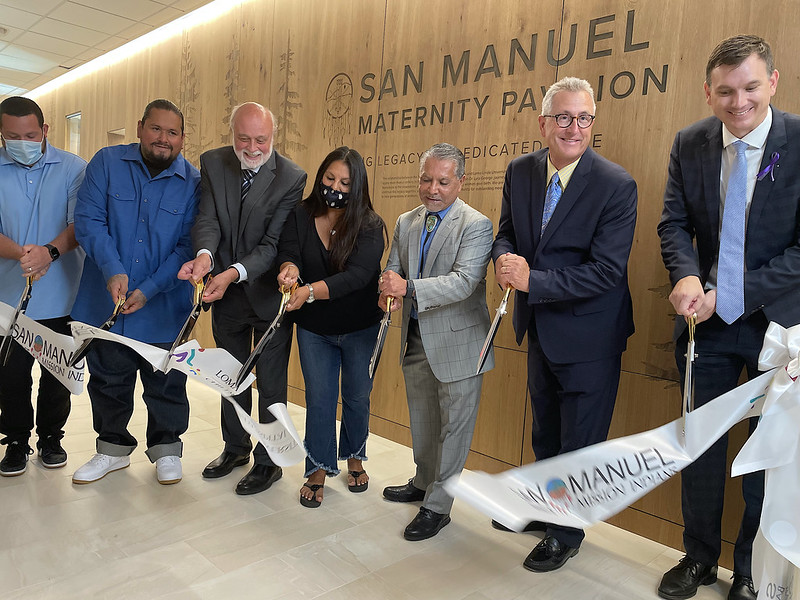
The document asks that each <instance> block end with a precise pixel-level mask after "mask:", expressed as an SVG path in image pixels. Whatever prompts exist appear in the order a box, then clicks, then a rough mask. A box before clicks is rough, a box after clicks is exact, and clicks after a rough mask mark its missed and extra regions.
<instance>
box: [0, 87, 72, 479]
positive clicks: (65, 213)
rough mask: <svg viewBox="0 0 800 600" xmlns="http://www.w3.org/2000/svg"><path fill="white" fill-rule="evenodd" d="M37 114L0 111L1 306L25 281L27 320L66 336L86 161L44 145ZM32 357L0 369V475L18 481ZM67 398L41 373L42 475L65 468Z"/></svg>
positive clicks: (23, 106)
mask: <svg viewBox="0 0 800 600" xmlns="http://www.w3.org/2000/svg"><path fill="white" fill-rule="evenodd" d="M47 129H48V127H47V125H46V124H45V122H44V115H43V114H42V109H41V108H39V106H38V105H37V104H36V103H35V102H34V101H33V100H30V99H28V98H22V97H19V96H14V97H11V98H6V99H5V100H3V102H2V103H0V134H2V140H3V147H2V149H0V281H2V282H3V285H2V286H0V302H4V303H6V304H8V305H11V306H16V304H17V303H18V302H19V299H20V296H21V295H22V292H23V290H24V288H25V277H30V276H32V277H33V278H34V279H35V280H36V284H35V285H34V287H33V289H32V293H31V299H30V302H29V303H28V308H27V310H26V312H25V314H26V315H27V316H29V317H30V318H32V319H35V320H36V321H38V322H39V323H41V324H43V325H45V326H47V327H49V328H50V329H53V330H54V331H57V332H59V333H64V334H67V335H69V325H68V324H67V320H68V316H69V311H70V309H71V308H72V303H73V302H74V301H75V294H76V293H77V291H78V281H79V278H80V271H81V265H82V264H83V256H84V254H83V252H82V251H81V250H80V249H77V250H76V248H77V246H78V244H77V242H76V241H75V231H74V227H73V225H72V211H73V209H74V207H75V198H76V196H77V193H78V188H79V187H80V184H81V182H82V181H83V172H84V169H85V168H86V161H84V160H83V159H81V158H78V157H77V156H75V155H74V154H70V153H69V152H64V151H63V150H59V149H57V148H54V147H53V146H51V145H50V144H48V143H47ZM32 367H33V357H32V356H31V355H30V354H28V353H27V352H26V351H25V350H23V349H22V348H21V347H19V346H18V345H17V344H12V346H11V350H10V354H9V356H8V362H7V363H6V365H5V366H2V365H0V434H3V435H4V436H5V437H4V438H3V439H2V440H0V443H2V444H7V445H8V448H6V453H5V458H4V459H3V460H2V462H0V475H2V476H4V477H11V476H14V475H21V474H22V473H24V472H25V469H26V468H27V466H28V455H29V454H32V452H33V451H32V450H31V448H30V447H29V446H28V439H29V438H30V435H31V430H32V429H33V405H32V404H31V389H32V385H33V381H32V378H31V368H32ZM69 410H70V396H69V391H68V390H67V388H65V387H64V386H63V384H61V383H60V382H59V381H58V380H57V379H56V378H55V377H54V376H53V375H51V374H50V373H49V372H48V371H45V370H44V369H43V370H42V375H41V378H40V380H39V392H38V396H37V401H36V434H37V435H38V436H39V441H38V443H37V446H38V449H39V460H40V462H41V464H42V465H43V466H45V467H47V468H51V469H52V468H56V467H63V466H64V465H65V464H67V453H66V452H64V449H63V448H62V447H61V438H62V437H63V436H64V430H63V427H64V424H65V423H66V421H67V417H68V416H69Z"/></svg>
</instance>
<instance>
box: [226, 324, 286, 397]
mask: <svg viewBox="0 0 800 600" xmlns="http://www.w3.org/2000/svg"><path fill="white" fill-rule="evenodd" d="M284 314H285V313H284V312H283V311H280V312H279V313H278V316H276V317H275V319H274V320H273V321H272V323H271V324H270V326H269V329H267V330H266V331H265V332H264V335H262V336H261V339H260V340H259V341H258V344H256V347H255V348H253V351H252V352H251V353H250V356H248V357H247V360H246V361H244V364H243V365H242V368H241V369H239V372H238V373H237V374H236V384H235V385H234V389H237V390H238V389H239V386H240V385H242V383H243V382H244V380H245V379H247V376H248V375H249V374H250V371H252V370H253V367H254V366H255V364H256V363H257V362H258V359H259V357H260V356H261V354H262V353H263V352H264V348H266V347H267V344H268V343H269V341H270V340H271V339H272V337H273V336H274V335H275V332H276V331H278V328H279V327H280V326H281V323H282V322H283V315H284Z"/></svg>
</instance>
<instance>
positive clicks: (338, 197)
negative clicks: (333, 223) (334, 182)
mask: <svg viewBox="0 0 800 600" xmlns="http://www.w3.org/2000/svg"><path fill="white" fill-rule="evenodd" d="M319 191H320V193H321V194H322V199H323V200H325V204H327V205H328V206H330V207H331V208H344V207H345V206H346V205H347V201H348V200H350V192H338V191H336V190H335V189H333V188H332V187H331V186H329V185H325V184H324V183H322V182H321V181H320V182H319Z"/></svg>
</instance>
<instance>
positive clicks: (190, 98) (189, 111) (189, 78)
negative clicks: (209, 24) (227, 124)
mask: <svg viewBox="0 0 800 600" xmlns="http://www.w3.org/2000/svg"><path fill="white" fill-rule="evenodd" d="M180 81H181V82H182V85H181V86H180V89H181V95H180V109H181V111H183V117H184V120H185V122H186V123H185V126H184V131H185V133H186V138H185V141H184V143H183V155H184V156H185V157H186V159H187V160H189V161H190V162H193V163H195V164H197V160H198V158H199V157H200V152H201V150H202V149H201V144H200V140H199V135H198V132H199V130H200V127H199V123H198V121H197V106H196V104H197V96H198V91H197V73H196V70H195V64H194V58H193V56H192V44H191V40H190V39H189V31H188V30H184V31H183V53H182V57H181V78H180Z"/></svg>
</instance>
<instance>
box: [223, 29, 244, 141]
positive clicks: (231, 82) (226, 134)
mask: <svg viewBox="0 0 800 600" xmlns="http://www.w3.org/2000/svg"><path fill="white" fill-rule="evenodd" d="M227 59H228V73H227V74H226V75H225V81H226V82H227V83H226V85H225V91H224V92H223V97H224V98H225V102H226V103H227V108H226V110H225V115H224V116H223V117H222V126H223V128H222V133H220V136H219V140H220V143H221V144H222V145H223V146H224V145H227V144H230V143H231V133H230V127H229V124H230V120H231V113H232V112H233V107H234V106H236V104H237V102H236V94H237V92H238V91H239V36H234V37H233V48H231V51H230V52H229V53H228V56H227Z"/></svg>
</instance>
